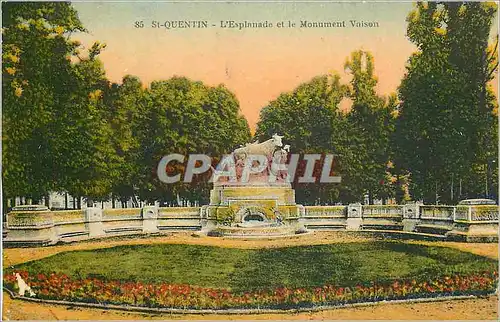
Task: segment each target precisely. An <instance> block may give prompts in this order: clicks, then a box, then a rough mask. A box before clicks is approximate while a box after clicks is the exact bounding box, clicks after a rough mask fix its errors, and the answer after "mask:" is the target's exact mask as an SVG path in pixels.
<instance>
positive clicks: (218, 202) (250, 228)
mask: <svg viewBox="0 0 500 322" xmlns="http://www.w3.org/2000/svg"><path fill="white" fill-rule="evenodd" d="M303 209H304V208H303V206H301V205H297V204H296V203H295V192H294V190H293V189H292V188H291V186H290V184H277V185H269V184H267V185H266V184H263V185H248V186H241V185H230V184H227V185H217V186H215V187H214V189H213V190H212V191H211V193H210V205H208V206H205V207H203V210H202V218H203V219H204V222H205V225H204V226H205V227H204V228H205V229H204V231H205V232H206V233H207V235H210V236H240V237H242V236H262V237H269V236H283V235H293V234H295V232H296V231H301V232H303V231H304V229H303V227H300V224H299V221H298V219H299V218H300V217H301V215H302V212H303ZM301 228H302V229H301Z"/></svg>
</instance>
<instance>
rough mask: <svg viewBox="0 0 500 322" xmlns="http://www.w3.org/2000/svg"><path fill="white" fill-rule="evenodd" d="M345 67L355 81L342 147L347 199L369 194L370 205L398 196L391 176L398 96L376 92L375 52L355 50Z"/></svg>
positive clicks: (350, 94) (350, 87) (352, 87)
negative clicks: (388, 95) (373, 53)
mask: <svg viewBox="0 0 500 322" xmlns="http://www.w3.org/2000/svg"><path fill="white" fill-rule="evenodd" d="M344 68H345V70H346V71H348V72H349V73H350V74H351V76H352V78H351V82H350V86H349V98H350V99H351V101H352V106H351V109H350V111H349V113H348V114H347V122H346V124H347V125H348V126H347V128H346V129H345V131H346V133H347V135H346V136H344V138H345V141H344V142H342V143H341V144H340V147H341V149H342V152H341V155H342V156H343V157H342V158H341V160H342V163H343V164H344V165H345V167H344V171H343V180H344V184H343V186H344V187H345V189H344V195H343V199H348V200H352V201H354V200H356V199H358V201H360V200H359V198H362V196H363V195H364V194H368V198H369V203H370V204H371V203H373V199H374V198H375V197H376V198H380V199H382V200H383V201H385V200H386V199H387V198H389V197H393V196H394V189H393V188H394V187H393V185H392V183H393V181H394V180H395V178H394V176H393V175H392V173H391V158H392V146H391V142H390V140H391V137H392V133H393V131H394V121H395V118H394V111H395V108H396V105H397V99H396V97H395V95H392V96H391V97H389V98H385V97H381V96H379V95H378V94H377V93H376V88H375V87H376V85H377V78H376V76H375V75H374V68H375V65H374V59H373V56H372V54H371V53H369V52H366V51H361V50H359V51H355V52H353V53H351V57H350V58H349V59H348V60H347V61H346V63H345V65H344Z"/></svg>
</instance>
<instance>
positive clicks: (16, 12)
mask: <svg viewBox="0 0 500 322" xmlns="http://www.w3.org/2000/svg"><path fill="white" fill-rule="evenodd" d="M2 9H3V13H2V14H3V40H4V44H3V48H4V51H3V56H2V62H3V71H2V77H3V88H2V90H3V107H4V109H3V119H2V122H3V137H2V140H3V178H4V200H5V199H6V198H7V197H15V196H25V197H28V198H31V199H33V201H35V202H36V201H38V200H39V199H40V198H41V197H43V196H47V195H48V193H49V192H50V191H65V192H68V193H70V194H71V195H73V196H77V197H86V198H87V199H88V201H89V202H90V203H91V202H92V201H93V200H103V199H106V198H107V196H108V195H109V193H110V191H111V188H112V186H113V185H114V180H115V179H116V177H117V171H116V167H117V164H118V163H120V161H121V160H120V158H119V157H118V156H117V154H116V151H115V149H114V147H113V145H112V144H111V140H110V138H111V137H112V131H111V127H110V123H109V122H108V121H109V118H106V111H107V110H108V106H107V105H106V97H107V96H108V93H109V91H110V84H109V81H108V80H107V79H106V77H105V74H104V69H103V66H102V62H101V61H100V60H99V59H98V55H99V53H100V52H101V50H102V49H103V48H104V47H105V46H104V45H103V44H100V43H98V42H97V43H94V44H93V45H92V46H91V47H90V48H89V50H86V51H82V46H81V44H80V43H79V42H78V41H75V40H73V39H72V34H73V33H75V32H85V31H86V30H85V28H84V27H83V25H82V24H81V22H80V20H79V19H78V15H77V13H76V11H75V10H74V9H73V8H72V6H71V5H70V4H69V3H66V2H26V3H20V2H16V3H10V2H8V3H2ZM78 200H79V198H78ZM45 201H46V202H47V201H48V198H45Z"/></svg>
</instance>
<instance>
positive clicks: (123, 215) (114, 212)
mask: <svg viewBox="0 0 500 322" xmlns="http://www.w3.org/2000/svg"><path fill="white" fill-rule="evenodd" d="M102 214H103V220H105V221H113V220H134V219H141V218H142V216H141V208H122V209H103V211H102Z"/></svg>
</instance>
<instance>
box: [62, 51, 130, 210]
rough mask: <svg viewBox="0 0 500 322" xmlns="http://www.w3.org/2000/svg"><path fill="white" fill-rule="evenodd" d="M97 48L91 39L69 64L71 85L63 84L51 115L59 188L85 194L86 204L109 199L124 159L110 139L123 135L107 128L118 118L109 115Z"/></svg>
mask: <svg viewBox="0 0 500 322" xmlns="http://www.w3.org/2000/svg"><path fill="white" fill-rule="evenodd" d="M103 47H104V45H102V44H99V43H96V44H94V45H93V46H92V47H91V49H90V50H89V52H88V53H87V55H86V56H85V57H84V58H83V57H79V61H78V62H77V63H75V64H74V65H73V66H72V80H71V82H72V83H71V87H70V86H67V87H66V90H69V91H70V93H71V96H70V99H69V101H68V102H67V105H65V106H64V107H62V109H61V111H60V113H59V114H58V115H57V118H56V120H57V121H58V122H59V124H60V126H59V127H58V129H59V130H60V132H56V133H57V137H58V144H57V146H56V147H57V150H56V153H58V155H61V156H62V157H61V161H60V162H59V163H58V167H59V169H60V170H61V172H62V174H63V180H64V181H63V182H62V188H63V190H64V191H67V192H68V193H69V194H71V195H72V196H77V197H85V198H86V199H87V203H88V204H89V205H92V204H93V202H95V201H103V200H107V199H108V198H109V195H110V193H111V191H112V188H113V187H114V186H115V185H116V182H117V180H118V179H119V178H120V172H119V168H120V166H121V165H123V164H124V156H123V154H121V153H120V152H121V151H120V150H119V148H120V146H118V145H117V144H114V143H116V140H117V139H116V138H117V136H118V138H120V137H121V138H123V136H121V134H118V133H117V132H116V131H113V130H116V127H117V122H116V120H117V119H118V120H119V117H118V116H116V115H112V117H110V110H111V109H110V106H109V104H107V103H108V102H109V99H108V98H107V97H108V96H110V95H111V84H110V82H109V81H108V80H107V78H106V76H105V73H104V67H103V64H102V62H101V61H100V60H99V59H98V54H99V52H100V51H101V49H103ZM79 56H80V55H79ZM82 56H83V55H82ZM113 126H115V128H113ZM124 135H126V133H125V134H124Z"/></svg>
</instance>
